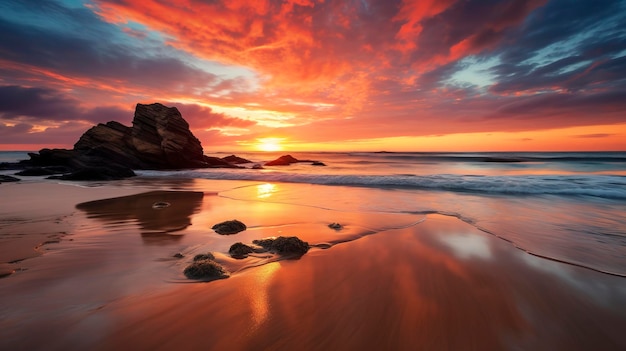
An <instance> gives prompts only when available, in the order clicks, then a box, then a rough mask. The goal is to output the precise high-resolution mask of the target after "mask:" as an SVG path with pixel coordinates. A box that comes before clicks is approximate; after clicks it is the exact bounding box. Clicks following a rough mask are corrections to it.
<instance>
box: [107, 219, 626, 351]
mask: <svg viewBox="0 0 626 351" xmlns="http://www.w3.org/2000/svg"><path fill="white" fill-rule="evenodd" d="M446 236H447V237H449V238H446ZM465 245H469V246H470V247H469V248H461V246H465ZM278 267H280V269H276V268H278ZM555 272H557V273H558V274H556V273H555ZM564 272H565V274H564ZM624 289H626V280H624V279H623V278H619V277H613V276H609V275H603V274H599V273H597V272H593V271H590V270H585V269H581V268H578V267H573V266H568V265H564V264H561V263H558V262H551V261H547V260H544V259H541V258H537V257H534V256H531V255H528V254H526V253H524V252H521V251H519V250H515V249H514V248H512V247H511V245H510V244H508V243H506V242H504V241H502V240H498V239H497V238H494V237H492V236H489V235H487V234H485V233H482V232H480V231H478V230H476V229H475V228H473V227H471V226H469V225H467V224H465V223H462V222H461V221H459V220H457V219H455V218H446V217H442V216H429V217H428V219H427V220H426V221H425V222H423V223H420V224H418V225H415V226H413V227H410V228H405V229H396V230H389V231H385V232H381V233H378V234H376V235H370V236H366V237H362V238H361V239H358V240H355V241H351V242H348V243H343V244H338V245H335V246H333V247H332V248H331V249H329V250H321V251H315V252H312V253H309V254H307V255H305V256H303V257H302V258H301V259H300V260H298V261H281V262H275V263H272V264H271V265H268V266H262V267H259V268H258V269H251V270H247V271H245V272H244V273H242V274H240V275H238V276H235V277H233V278H231V279H229V280H226V281H219V282H213V283H210V284H199V285H192V286H184V287H181V288H180V289H177V290H175V291H172V292H169V293H167V294H162V295H159V296H156V297H154V298H149V297H148V298H146V297H143V296H142V297H137V298H133V299H129V300H127V301H123V302H121V303H119V304H116V305H113V306H110V307H111V308H110V309H109V312H110V314H111V316H112V318H114V319H115V320H116V323H115V326H116V329H114V330H112V333H111V337H110V338H108V339H107V341H106V342H105V343H104V344H103V345H102V346H103V348H104V349H115V348H119V347H126V348H133V349H154V348H161V349H168V348H174V347H175V348H183V349H195V348H199V347H202V348H205V349H216V350H218V349H229V350H251V349H258V350H287V349H294V348H297V349H300V350H330V349H332V350H359V349H361V350H415V349H426V350H505V349H524V350H525V349H528V350H531V349H532V350H589V349H598V350H600V349H601V350H620V349H624V347H626V338H625V337H624V336H623V330H625V329H624V328H626V296H624V294H623V291H625V290H624ZM181 301H185V302H184V303H181ZM164 316H167V318H164ZM207 335H210V337H207Z"/></svg>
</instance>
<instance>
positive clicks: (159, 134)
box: [74, 104, 207, 169]
mask: <svg viewBox="0 0 626 351" xmlns="http://www.w3.org/2000/svg"><path fill="white" fill-rule="evenodd" d="M74 150H75V151H78V152H79V153H80V154H83V155H88V156H96V157H103V158H106V159H107V160H110V161H112V162H115V163H119V164H122V165H125V166H127V167H130V168H135V169H177V168H202V167H206V166H207V165H206V162H205V161H204V154H203V151H202V145H201V144H200V140H198V138H196V137H195V136H194V135H193V134H192V133H191V131H190V130H189V124H187V122H186V121H185V120H184V119H183V117H182V116H181V114H180V112H178V109H177V108H175V107H167V106H163V105H161V104H151V105H143V104H137V107H136V109H135V117H134V119H133V126H132V127H126V126H124V125H122V124H120V123H118V122H108V123H106V124H99V125H97V126H95V127H93V128H91V129H89V130H88V131H87V132H86V133H85V134H83V136H82V137H81V138H80V140H78V142H77V143H76V144H75V145H74Z"/></svg>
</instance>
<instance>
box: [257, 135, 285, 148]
mask: <svg viewBox="0 0 626 351" xmlns="http://www.w3.org/2000/svg"><path fill="white" fill-rule="evenodd" d="M283 140H284V138H258V139H257V140H256V141H257V143H256V145H255V146H254V147H255V148H256V149H257V150H260V151H281V150H282V149H283V147H282V145H280V143H281V142H282V141H283Z"/></svg>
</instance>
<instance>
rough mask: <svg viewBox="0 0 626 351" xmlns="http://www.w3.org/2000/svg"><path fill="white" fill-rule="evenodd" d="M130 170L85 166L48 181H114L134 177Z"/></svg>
mask: <svg viewBox="0 0 626 351" xmlns="http://www.w3.org/2000/svg"><path fill="white" fill-rule="evenodd" d="M134 176H135V172H133V170H132V169H130V168H127V167H124V166H120V165H116V164H111V165H106V166H86V167H82V168H79V169H77V170H75V171H73V172H70V173H67V174H63V175H60V176H50V177H48V178H49V179H60V180H115V179H124V178H129V177H134Z"/></svg>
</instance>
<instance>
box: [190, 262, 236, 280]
mask: <svg viewBox="0 0 626 351" xmlns="http://www.w3.org/2000/svg"><path fill="white" fill-rule="evenodd" d="M183 273H185V276H186V277H187V278H189V279H223V278H228V277H229V276H230V274H229V273H228V271H226V269H224V267H222V265H220V264H219V263H217V262H215V261H213V260H198V261H194V262H192V263H191V264H190V265H189V266H187V268H185V270H184V271H183Z"/></svg>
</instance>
